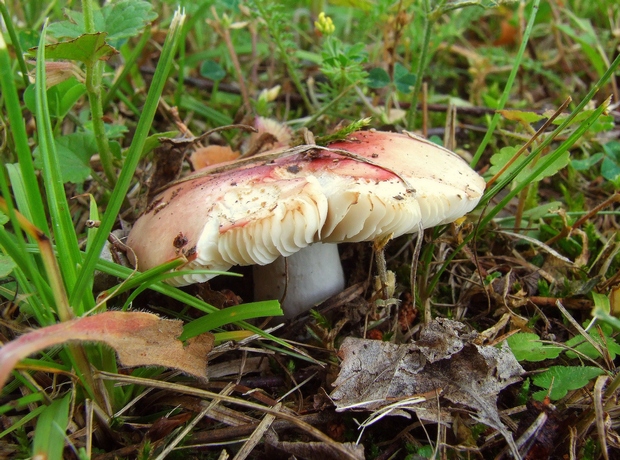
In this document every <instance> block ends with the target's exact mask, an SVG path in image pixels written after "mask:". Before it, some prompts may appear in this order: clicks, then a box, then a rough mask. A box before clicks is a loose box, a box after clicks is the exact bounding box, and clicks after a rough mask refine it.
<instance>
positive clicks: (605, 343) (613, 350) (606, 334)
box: [565, 324, 620, 360]
mask: <svg viewBox="0 0 620 460" xmlns="http://www.w3.org/2000/svg"><path fill="white" fill-rule="evenodd" d="M601 332H602V334H603V337H601V335H600V334H599V333H598V331H594V332H591V333H590V332H589V333H588V334H589V335H590V337H591V338H592V340H593V341H594V342H595V343H598V344H599V345H600V346H601V348H602V349H607V352H608V353H609V356H610V358H611V359H612V360H613V359H616V355H620V345H618V343H617V342H616V341H615V339H614V338H613V337H611V332H612V331H611V327H610V326H609V325H607V324H603V325H602V326H601ZM565 345H566V346H567V347H571V348H573V349H574V350H575V351H576V352H579V353H580V354H584V355H586V356H587V357H589V358H592V359H597V358H600V357H601V355H600V353H599V352H598V351H596V349H595V348H594V347H593V346H592V345H591V344H590V342H588V341H586V339H585V337H583V336H582V335H577V336H575V337H573V338H572V339H570V340H567V341H566V343H565ZM566 356H567V357H569V358H571V359H572V358H577V357H579V355H578V354H577V353H575V352H572V351H567V352H566Z"/></svg>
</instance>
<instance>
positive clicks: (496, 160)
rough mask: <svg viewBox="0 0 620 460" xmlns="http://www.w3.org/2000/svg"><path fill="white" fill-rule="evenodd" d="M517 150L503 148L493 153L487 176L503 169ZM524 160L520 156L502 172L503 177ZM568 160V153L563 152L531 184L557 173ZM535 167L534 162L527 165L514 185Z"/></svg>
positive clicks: (524, 158) (514, 148) (522, 156)
mask: <svg viewBox="0 0 620 460" xmlns="http://www.w3.org/2000/svg"><path fill="white" fill-rule="evenodd" d="M517 150H518V149H517V147H504V148H502V149H501V150H500V151H499V152H497V153H495V154H494V155H493V156H492V157H491V165H492V166H491V167H490V168H489V171H488V173H487V174H488V175H489V176H493V175H495V174H496V173H498V172H499V171H500V170H501V169H502V168H503V167H504V165H505V164H506V163H508V161H509V160H510V159H512V157H513V156H514V154H515V153H516V152H517ZM526 159H527V157H525V156H524V155H521V156H520V157H519V158H518V159H517V160H516V161H515V162H514V163H513V164H511V165H510V167H508V169H507V170H506V171H504V174H503V175H508V174H510V172H511V171H513V170H514V169H515V168H516V167H517V166H519V165H520V164H522V163H523V162H524V161H525V160H526ZM569 160H570V154H569V152H568V151H567V152H564V153H563V154H562V155H560V156H559V157H558V158H557V159H556V160H555V161H554V162H553V163H551V164H550V165H549V166H548V167H547V168H545V169H544V170H543V171H541V172H540V174H538V176H536V178H535V179H534V180H533V182H538V181H540V180H542V179H544V178H545V177H549V176H553V175H554V174H556V173H557V172H558V171H560V170H562V169H564V168H565V167H566V165H567V164H568V162H569ZM535 167H536V165H535V164H534V162H532V163H530V164H529V165H527V166H526V167H525V168H524V169H523V170H522V171H521V172H520V173H519V174H518V175H517V177H516V178H515V183H519V182H522V181H523V180H525V179H526V178H527V177H528V176H529V175H530V174H531V173H532V171H533V170H534V168H535Z"/></svg>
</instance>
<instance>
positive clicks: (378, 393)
mask: <svg viewBox="0 0 620 460" xmlns="http://www.w3.org/2000/svg"><path fill="white" fill-rule="evenodd" d="M477 336H478V333H477V332H466V327H465V325H464V324H462V323H459V322H456V321H451V320H448V319H437V320H435V321H433V322H431V323H430V324H429V325H428V326H426V328H425V329H424V330H423V331H422V333H421V335H420V340H418V341H416V342H415V343H411V344H405V345H396V344H392V343H387V342H379V341H376V340H365V339H356V338H351V337H348V338H346V339H345V340H344V342H343V344H342V346H341V348H340V352H339V355H340V357H341V358H342V360H343V361H342V364H341V369H340V374H339V375H338V378H337V380H336V381H335V382H334V386H335V387H336V389H335V390H334V391H333V392H332V394H331V398H332V400H333V401H334V403H335V404H336V410H337V411H343V410H347V409H357V410H362V409H366V410H371V411H379V410H381V409H382V408H386V407H388V406H390V405H394V407H397V410H392V411H389V413H391V414H393V415H406V416H408V413H407V412H405V410H406V411H411V412H415V413H416V414H417V415H418V417H419V418H420V419H423V420H428V421H432V422H436V423H439V422H443V423H445V422H451V421H452V416H451V414H450V410H449V408H448V407H447V404H446V401H445V400H447V401H450V402H451V403H454V404H458V405H464V406H467V407H469V408H471V409H474V410H475V411H476V415H475V416H474V418H476V419H477V420H478V421H479V422H482V423H484V424H486V425H487V426H490V427H493V428H496V429H497V430H499V431H500V432H501V433H502V435H504V437H505V438H506V439H507V441H508V442H509V444H511V446H512V447H513V451H516V446H514V442H513V440H512V435H511V434H510V432H509V431H508V430H507V429H506V427H505V426H504V424H503V423H502V422H501V420H500V417H499V413H498V411H497V406H496V401H497V396H498V393H499V392H500V391H501V390H502V389H503V388H505V387H507V386H508V385H510V384H512V383H515V382H517V381H519V380H521V379H520V375H522V374H523V373H524V370H523V368H522V367H521V366H520V365H519V363H518V362H517V360H516V359H515V357H514V355H513V354H512V352H511V351H510V348H509V347H508V346H507V345H506V344H503V345H502V347H501V348H498V347H492V346H482V345H477V344H476V343H475V339H476V337H477ZM421 395H424V397H423V398H416V397H415V396H421ZM429 395H430V396H429ZM432 395H439V396H440V398H442V400H443V403H442V404H440V405H439V407H440V408H438V404H437V401H436V400H435V399H434V398H433V397H432ZM406 400H410V401H411V403H410V404H404V402H406ZM383 413H385V414H387V413H388V412H386V411H383Z"/></svg>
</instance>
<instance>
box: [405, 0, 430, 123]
mask: <svg viewBox="0 0 620 460" xmlns="http://www.w3.org/2000/svg"><path fill="white" fill-rule="evenodd" d="M424 9H425V10H426V13H425V15H424V37H423V38H422V49H421V50H420V57H419V59H418V67H417V69H416V72H415V77H416V78H415V86H414V87H413V93H412V95H411V106H409V114H408V117H407V129H409V130H412V129H413V128H414V126H415V117H416V114H417V111H418V94H419V93H420V89H421V88H422V82H423V81H424V72H425V70H426V56H427V54H428V47H429V44H430V41H431V29H432V27H433V24H434V22H435V21H434V18H431V2H430V0H424Z"/></svg>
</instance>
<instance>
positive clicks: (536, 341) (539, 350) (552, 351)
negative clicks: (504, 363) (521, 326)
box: [506, 332, 563, 362]
mask: <svg viewBox="0 0 620 460" xmlns="http://www.w3.org/2000/svg"><path fill="white" fill-rule="evenodd" d="M506 342H508V346H510V349H511V350H512V353H513V354H514V355H515V358H517V361H532V362H538V361H544V360H545V359H554V358H557V357H558V356H560V353H562V351H563V348H561V347H554V346H553V345H547V344H544V343H542V342H541V341H540V337H538V335H537V334H533V333H530V332H518V333H516V334H514V335H511V336H510V337H508V339H506Z"/></svg>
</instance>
